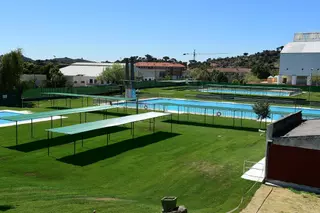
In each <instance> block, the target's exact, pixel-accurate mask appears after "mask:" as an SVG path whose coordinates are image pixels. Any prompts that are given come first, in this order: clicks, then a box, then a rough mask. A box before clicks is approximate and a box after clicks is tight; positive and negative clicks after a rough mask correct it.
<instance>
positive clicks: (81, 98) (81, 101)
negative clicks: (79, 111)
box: [81, 97, 83, 107]
mask: <svg viewBox="0 0 320 213" xmlns="http://www.w3.org/2000/svg"><path fill="white" fill-rule="evenodd" d="M81 103H82V107H83V97H82V98H81Z"/></svg>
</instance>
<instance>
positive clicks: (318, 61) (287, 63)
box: [280, 53, 320, 76]
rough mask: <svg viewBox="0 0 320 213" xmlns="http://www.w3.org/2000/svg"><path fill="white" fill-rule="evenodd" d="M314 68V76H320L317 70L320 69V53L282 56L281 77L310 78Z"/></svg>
mask: <svg viewBox="0 0 320 213" xmlns="http://www.w3.org/2000/svg"><path fill="white" fill-rule="evenodd" d="M287 68H288V70H287ZM302 68H303V70H302ZM312 68H313V73H312V75H313V76H314V75H320V70H319V71H317V69H320V53H282V54H280V74H281V75H297V76H310V73H311V69H312Z"/></svg>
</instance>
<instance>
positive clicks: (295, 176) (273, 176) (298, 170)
mask: <svg viewBox="0 0 320 213" xmlns="http://www.w3.org/2000/svg"><path fill="white" fill-rule="evenodd" d="M318 165H320V151H318V150H312V149H303V148H296V147H288V146H280V145H275V144H270V145H269V156H268V167H267V171H268V172H267V177H266V178H267V180H268V179H270V180H280V181H284V182H288V183H295V184H300V185H306V186H311V187H318V188H320V181H319V180H320V172H319V171H318Z"/></svg>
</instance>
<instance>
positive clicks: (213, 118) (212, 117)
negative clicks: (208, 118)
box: [212, 109, 214, 124]
mask: <svg viewBox="0 0 320 213" xmlns="http://www.w3.org/2000/svg"><path fill="white" fill-rule="evenodd" d="M212 124H214V109H212Z"/></svg>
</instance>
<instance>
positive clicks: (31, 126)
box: [31, 119, 33, 138]
mask: <svg viewBox="0 0 320 213" xmlns="http://www.w3.org/2000/svg"><path fill="white" fill-rule="evenodd" d="M31 138H33V122H32V119H31Z"/></svg>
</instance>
